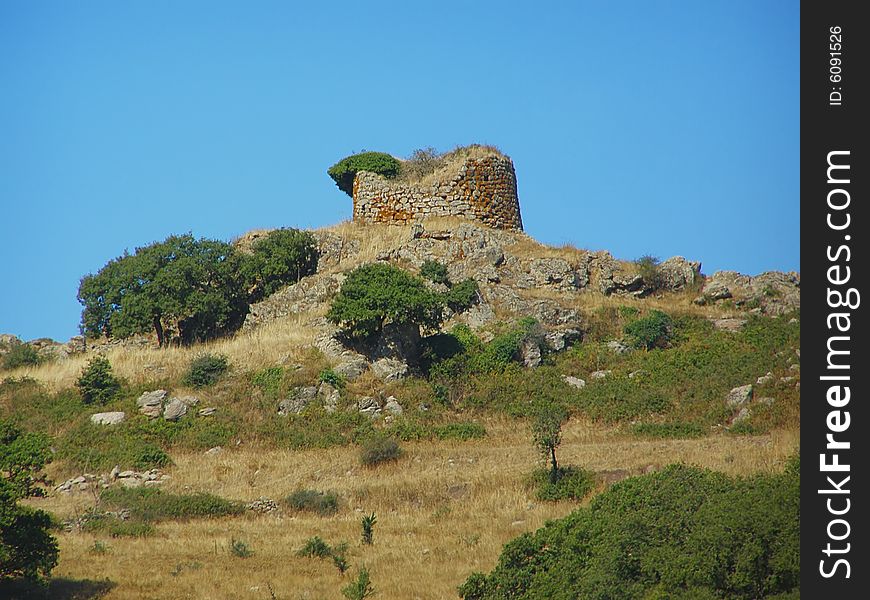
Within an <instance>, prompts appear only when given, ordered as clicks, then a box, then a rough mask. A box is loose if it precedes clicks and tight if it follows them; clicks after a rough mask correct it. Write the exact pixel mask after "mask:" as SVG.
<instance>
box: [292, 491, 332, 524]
mask: <svg viewBox="0 0 870 600" xmlns="http://www.w3.org/2000/svg"><path fill="white" fill-rule="evenodd" d="M286 504H287V505H288V506H289V507H290V508H292V509H293V510H298V511H307V512H314V513H317V514H318V515H320V516H321V517H326V516H331V515H334V514H335V513H336V512H338V494H336V493H335V492H319V491H317V490H296V491H295V492H293V493H292V494H290V495H289V496H288V497H287V500H286Z"/></svg>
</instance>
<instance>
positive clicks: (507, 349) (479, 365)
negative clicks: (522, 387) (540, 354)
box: [469, 317, 539, 373]
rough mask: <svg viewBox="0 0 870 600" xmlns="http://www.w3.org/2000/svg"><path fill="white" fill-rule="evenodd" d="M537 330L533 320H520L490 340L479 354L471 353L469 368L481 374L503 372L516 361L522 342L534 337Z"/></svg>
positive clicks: (528, 318)
mask: <svg viewBox="0 0 870 600" xmlns="http://www.w3.org/2000/svg"><path fill="white" fill-rule="evenodd" d="M538 328H539V326H538V322H537V321H536V320H535V319H534V318H532V317H526V318H524V319H520V321H519V322H517V324H516V325H515V326H514V327H512V328H511V329H509V330H508V331H506V332H504V333H501V334H499V335H497V336H495V337H494V338H493V339H492V340H490V342H489V343H488V344H486V345H485V346H484V347H483V349H482V350H481V351H480V352H475V353H473V354H472V355H471V356H470V359H469V367H470V368H471V369H472V370H473V371H476V372H481V373H497V372H500V371H503V370H504V369H505V368H506V367H507V366H508V365H509V364H511V363H512V362H515V361H516V360H517V358H518V356H519V351H520V348H521V347H522V344H523V342H525V341H526V340H528V339H529V338H530V337H532V336H533V335H535V333H536V331H537V330H538Z"/></svg>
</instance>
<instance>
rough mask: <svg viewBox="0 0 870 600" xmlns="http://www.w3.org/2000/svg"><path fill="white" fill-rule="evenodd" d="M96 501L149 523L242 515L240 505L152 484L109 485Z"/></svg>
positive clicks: (210, 495)
mask: <svg viewBox="0 0 870 600" xmlns="http://www.w3.org/2000/svg"><path fill="white" fill-rule="evenodd" d="M100 500H101V501H102V502H103V503H104V504H105V505H106V506H109V507H113V508H115V509H124V510H127V511H129V514H130V518H131V519H135V520H139V521H143V522H148V523H153V522H159V521H166V520H178V519H194V518H216V517H226V516H231V515H239V514H242V513H243V512H244V510H245V506H244V504H242V503H241V502H234V501H232V500H226V499H224V498H221V497H219V496H215V495H213V494H206V493H203V492H199V493H195V494H170V493H167V492H164V491H162V490H159V489H157V488H154V487H138V488H125V487H110V488H108V489H107V490H104V491H103V493H102V495H101V497H100Z"/></svg>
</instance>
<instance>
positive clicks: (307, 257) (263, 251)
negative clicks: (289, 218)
mask: <svg viewBox="0 0 870 600" xmlns="http://www.w3.org/2000/svg"><path fill="white" fill-rule="evenodd" d="M251 250H252V254H251V255H250V256H249V257H248V258H247V260H246V262H245V263H244V269H245V271H246V274H247V277H246V279H247V280H248V281H249V284H250V285H251V286H252V287H253V288H254V289H255V291H254V292H253V293H252V295H251V299H252V300H259V299H260V298H262V297H264V296H269V295H271V294H273V293H275V292H276V291H278V290H279V289H281V288H282V287H284V286H286V285H289V284H291V283H296V282H297V281H299V280H300V279H302V278H303V277H305V276H306V275H311V274H312V273H314V272H315V271H317V261H318V258H319V251H318V249H317V240H316V239H315V238H314V236H313V235H312V234H311V233H310V232H308V231H300V230H298V229H276V230H274V231H270V232H269V233H268V234H266V236H265V237H263V238H261V239H259V240H257V241H255V242H254V243H253V244H252V246H251Z"/></svg>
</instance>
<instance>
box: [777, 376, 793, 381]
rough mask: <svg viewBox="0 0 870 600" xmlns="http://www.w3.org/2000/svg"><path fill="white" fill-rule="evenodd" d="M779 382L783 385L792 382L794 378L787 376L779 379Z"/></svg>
mask: <svg viewBox="0 0 870 600" xmlns="http://www.w3.org/2000/svg"><path fill="white" fill-rule="evenodd" d="M779 380H780V381H781V382H783V383H788V382H789V381H794V380H795V378H794V377H792V376H791V375H789V376H787V377H780V378H779Z"/></svg>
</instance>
